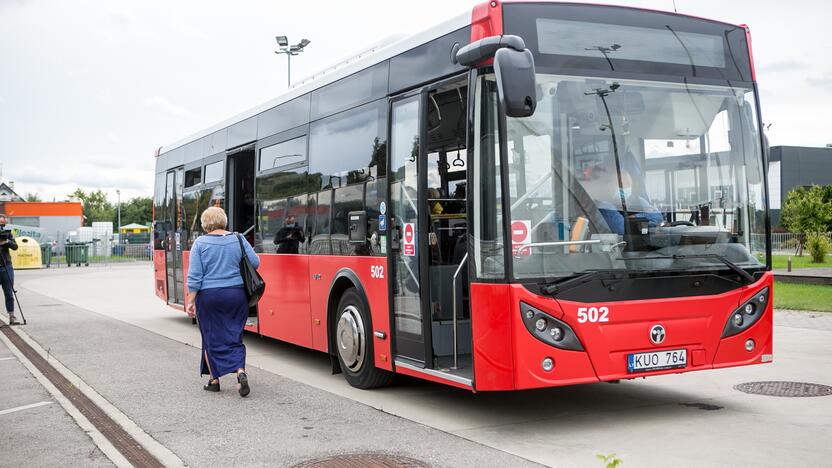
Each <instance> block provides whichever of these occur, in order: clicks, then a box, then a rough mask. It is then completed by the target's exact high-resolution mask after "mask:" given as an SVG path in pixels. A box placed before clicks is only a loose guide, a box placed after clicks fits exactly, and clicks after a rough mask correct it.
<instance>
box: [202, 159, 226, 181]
mask: <svg viewBox="0 0 832 468" xmlns="http://www.w3.org/2000/svg"><path fill="white" fill-rule="evenodd" d="M222 163H223V162H222V161H217V162H215V163H211V164H207V165H206V166H205V183H206V184H210V183H211V182H216V181H218V180H222V179H223V173H222V170H223V164H222Z"/></svg>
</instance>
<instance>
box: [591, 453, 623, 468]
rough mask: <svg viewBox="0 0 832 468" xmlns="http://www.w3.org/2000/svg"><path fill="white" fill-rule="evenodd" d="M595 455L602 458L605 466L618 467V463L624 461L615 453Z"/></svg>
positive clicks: (608, 467) (606, 467)
mask: <svg viewBox="0 0 832 468" xmlns="http://www.w3.org/2000/svg"><path fill="white" fill-rule="evenodd" d="M595 457H596V458H598V459H599V460H601V462H602V463H603V464H604V467H605V468H618V465H620V464H621V463H622V462H621V459H620V458H618V457H617V456H615V454H614V453H613V454H610V455H595Z"/></svg>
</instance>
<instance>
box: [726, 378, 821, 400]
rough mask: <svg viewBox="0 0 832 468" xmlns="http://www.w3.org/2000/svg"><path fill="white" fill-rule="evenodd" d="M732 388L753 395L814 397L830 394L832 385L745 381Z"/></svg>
mask: <svg viewBox="0 0 832 468" xmlns="http://www.w3.org/2000/svg"><path fill="white" fill-rule="evenodd" d="M734 388H736V389H737V390H739V391H741V392H745V393H752V394H754V395H768V396H780V397H816V396H826V395H832V387H830V386H829V385H821V384H814V383H806V382H784V381H775V382H746V383H741V384H739V385H736V386H735V387H734Z"/></svg>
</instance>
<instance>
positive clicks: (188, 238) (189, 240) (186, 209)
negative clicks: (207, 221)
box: [182, 173, 202, 250]
mask: <svg viewBox="0 0 832 468" xmlns="http://www.w3.org/2000/svg"><path fill="white" fill-rule="evenodd" d="M186 183H187V173H186ZM200 215H202V213H201V212H200V211H199V190H192V191H190V192H185V193H184V194H182V224H183V225H182V229H183V230H184V231H185V241H184V242H183V246H182V248H183V249H185V250H188V249H190V248H191V245H192V244H193V242H194V241H195V240H196V238H197V237H199V234H200V232H201V231H202V225H201V224H200V219H199V217H200Z"/></svg>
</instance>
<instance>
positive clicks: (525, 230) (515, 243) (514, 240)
mask: <svg viewBox="0 0 832 468" xmlns="http://www.w3.org/2000/svg"><path fill="white" fill-rule="evenodd" d="M531 230H532V222H531V221H530V220H527V219H523V220H519V221H512V222H511V250H512V251H513V252H515V253H516V254H517V255H531V254H532V252H531V250H532V249H524V248H523V246H525V245H529V244H531V243H532V233H531Z"/></svg>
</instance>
